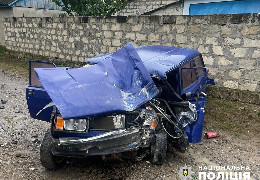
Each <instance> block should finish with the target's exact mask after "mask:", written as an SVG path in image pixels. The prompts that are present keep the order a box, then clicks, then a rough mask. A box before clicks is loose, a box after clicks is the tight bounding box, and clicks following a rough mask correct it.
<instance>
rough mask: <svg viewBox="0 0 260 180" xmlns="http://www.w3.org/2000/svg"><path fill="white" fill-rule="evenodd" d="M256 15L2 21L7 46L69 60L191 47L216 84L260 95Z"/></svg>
mask: <svg viewBox="0 0 260 180" xmlns="http://www.w3.org/2000/svg"><path fill="white" fill-rule="evenodd" d="M259 22H260V14H233V15H207V16H129V17H125V16H117V17H107V18H104V17H63V18H6V19H5V40H6V47H7V48H8V49H11V50H15V51H21V52H27V53H32V54H38V55H43V56H47V57H53V58H59V59H64V60H71V61H84V60H85V59H87V58H90V57H93V56H96V55H99V54H103V53H108V52H113V51H116V50H117V49H119V48H120V47H122V46H124V45H125V44H127V43H128V42H132V43H133V44H134V45H136V46H137V45H138V46H139V45H147V44H150V45H166V46H181V47H188V48H194V49H197V50H199V51H200V52H201V53H202V54H203V58H204V60H205V63H206V65H207V66H208V67H209V69H210V77H212V78H214V79H215V81H216V84H217V85H219V86H224V87H228V88H232V89H240V90H250V91H257V92H259V91H260V82H259V79H260V68H259V66H260V49H259V47H260V36H259V34H260V25H259Z"/></svg>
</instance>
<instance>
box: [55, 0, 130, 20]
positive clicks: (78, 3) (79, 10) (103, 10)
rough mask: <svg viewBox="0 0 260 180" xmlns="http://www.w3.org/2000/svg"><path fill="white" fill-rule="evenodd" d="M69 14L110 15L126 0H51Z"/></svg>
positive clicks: (120, 7) (123, 4)
mask: <svg viewBox="0 0 260 180" xmlns="http://www.w3.org/2000/svg"><path fill="white" fill-rule="evenodd" d="M52 1H53V2H55V3H56V4H57V5H58V6H60V7H62V10H63V11H66V12H67V13H68V14H69V15H73V12H74V13H75V15H76V16H111V15H112V14H114V13H116V12H117V11H119V10H121V9H122V8H123V7H124V6H125V5H126V3H127V0H52Z"/></svg>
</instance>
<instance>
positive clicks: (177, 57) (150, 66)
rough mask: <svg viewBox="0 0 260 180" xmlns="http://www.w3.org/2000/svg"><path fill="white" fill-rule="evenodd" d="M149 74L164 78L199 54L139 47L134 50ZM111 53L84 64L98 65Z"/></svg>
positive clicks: (184, 50)
mask: <svg viewBox="0 0 260 180" xmlns="http://www.w3.org/2000/svg"><path fill="white" fill-rule="evenodd" d="M135 49H136V51H137V53H138V55H139V57H140V58H141V60H142V62H143V63H144V66H145V68H146V69H147V70H148V72H149V74H151V75H155V76H159V77H161V78H165V76H166V74H167V73H168V72H169V71H171V70H172V69H176V68H178V67H179V66H181V65H183V64H185V63H186V62H187V61H188V60H190V59H191V58H193V57H194V56H196V55H197V54H199V52H198V51H196V50H194V49H189V48H181V47H169V46H152V45H146V46H139V47H136V48H135ZM111 55H112V53H108V54H104V55H100V56H96V57H93V58H90V59H88V60H86V61H85V62H90V63H98V62H100V61H103V60H104V59H106V58H108V57H109V56H111Z"/></svg>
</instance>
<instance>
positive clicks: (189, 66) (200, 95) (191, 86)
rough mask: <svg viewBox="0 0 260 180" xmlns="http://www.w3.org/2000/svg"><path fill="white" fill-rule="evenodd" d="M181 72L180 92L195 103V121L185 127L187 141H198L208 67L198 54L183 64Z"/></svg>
mask: <svg viewBox="0 0 260 180" xmlns="http://www.w3.org/2000/svg"><path fill="white" fill-rule="evenodd" d="M180 71H181V72H180V74H181V79H182V80H181V92H182V96H183V95H185V94H189V96H187V95H186V97H187V100H188V101H189V102H190V103H192V104H195V105H196V110H197V121H196V122H194V123H192V124H191V125H189V126H187V127H186V128H185V132H186V134H187V135H188V138H189V142H192V143H197V142H200V140H201V136H202V129H203V123H204V117H205V110H204V108H205V105H206V84H207V79H208V68H206V67H205V66H204V63H203V59H202V57H201V56H200V55H198V56H196V57H195V58H193V59H192V60H191V61H190V62H188V63H186V64H184V65H183V66H182V67H181V69H180Z"/></svg>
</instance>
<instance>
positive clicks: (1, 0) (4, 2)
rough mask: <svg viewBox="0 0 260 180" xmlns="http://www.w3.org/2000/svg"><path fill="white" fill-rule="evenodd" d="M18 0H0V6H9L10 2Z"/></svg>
mask: <svg viewBox="0 0 260 180" xmlns="http://www.w3.org/2000/svg"><path fill="white" fill-rule="evenodd" d="M15 1H17V0H0V6H9V4H12V3H14V2H15Z"/></svg>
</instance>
